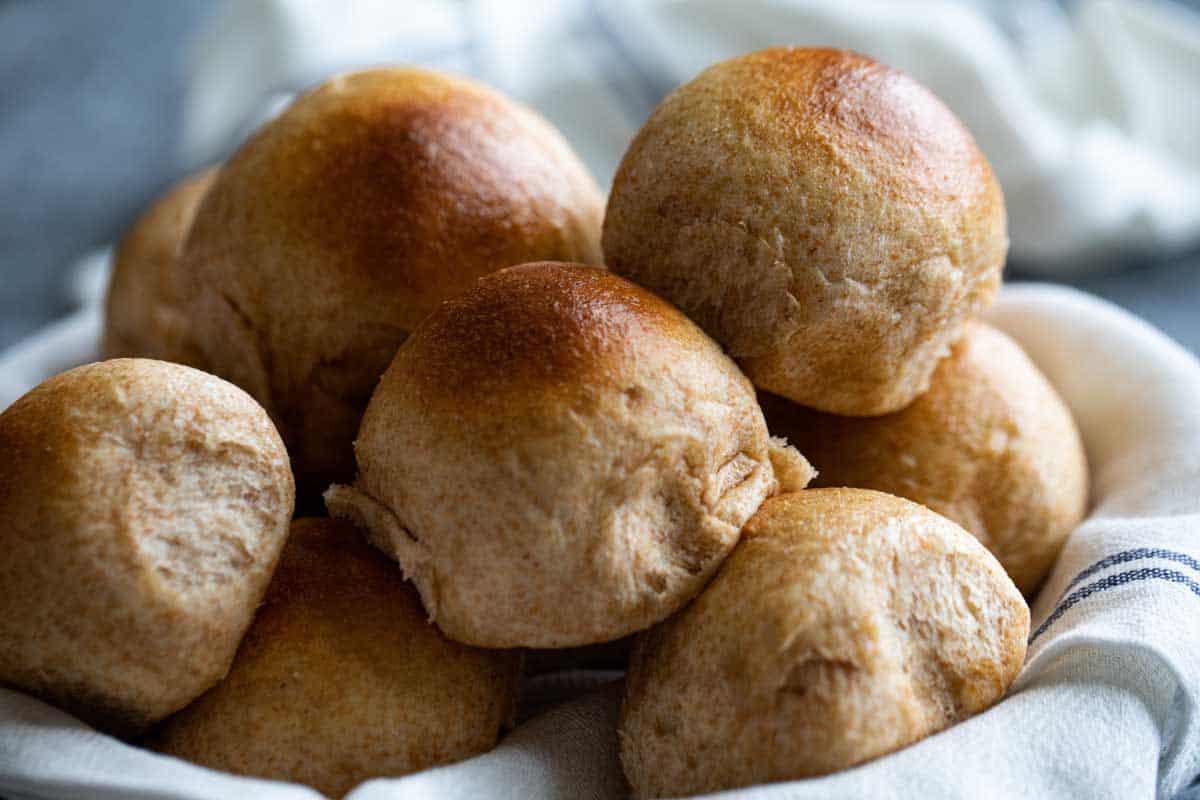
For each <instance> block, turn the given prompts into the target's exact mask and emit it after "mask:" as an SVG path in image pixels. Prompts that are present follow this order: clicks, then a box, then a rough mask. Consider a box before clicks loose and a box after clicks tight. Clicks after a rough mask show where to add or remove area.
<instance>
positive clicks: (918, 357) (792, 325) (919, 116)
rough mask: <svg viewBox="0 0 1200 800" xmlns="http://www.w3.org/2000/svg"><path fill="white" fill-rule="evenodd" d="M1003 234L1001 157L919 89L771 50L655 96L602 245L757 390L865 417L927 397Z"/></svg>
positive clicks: (982, 298)
mask: <svg viewBox="0 0 1200 800" xmlns="http://www.w3.org/2000/svg"><path fill="white" fill-rule="evenodd" d="M1005 231H1006V228H1005V213H1004V202H1003V197H1002V195H1001V193H1000V188H999V186H998V184H997V183H996V181H995V178H994V176H993V175H992V171H991V168H990V167H989V166H988V164H987V161H986V159H985V158H984V157H983V155H982V154H981V153H980V152H979V150H978V149H977V147H976V146H975V143H974V141H973V140H972V139H971V136H970V134H969V133H968V132H967V130H966V129H965V128H964V127H963V126H962V124H961V123H960V122H959V121H958V120H957V119H956V118H955V117H954V115H953V114H952V113H951V112H950V111H949V110H948V109H947V108H946V107H945V106H944V105H942V104H941V103H940V102H939V101H938V100H937V98H935V97H934V96H933V95H932V94H931V93H930V92H929V91H928V90H926V89H925V88H923V87H922V86H920V85H919V84H917V83H916V82H915V81H913V80H912V79H911V78H909V77H907V76H906V75H904V74H902V73H900V72H897V71H895V70H892V69H889V68H887V67H885V66H883V65H881V64H878V63H876V62H874V61H871V60H870V59H867V58H864V57H862V56H859V55H856V54H853V53H849V52H846V51H840V50H827V49H803V48H776V49H771V50H764V51H761V52H758V53H751V54H748V55H745V56H741V57H738V58H735V59H733V60H731V61H726V62H723V63H720V64H717V65H715V66H713V67H710V68H709V69H708V70H706V71H704V72H703V73H701V74H700V75H699V76H698V77H697V78H696V79H695V80H693V81H692V82H690V83H688V84H686V85H685V86H683V87H681V88H680V89H677V90H676V91H675V92H673V93H672V94H671V95H670V96H669V97H667V99H665V100H664V101H663V102H662V103H661V104H660V105H659V107H658V108H657V109H656V110H655V112H654V114H653V115H651V117H650V119H649V121H648V122H647V123H646V125H645V126H644V127H643V128H642V130H641V131H640V132H639V133H638V135H637V137H636V138H635V140H634V142H633V144H632V145H631V146H630V148H629V150H628V151H627V153H626V154H625V158H624V159H623V160H622V163H621V166H620V168H619V169H618V171H617V175H616V178H615V179H614V182H613V190H612V193H611V195H610V198H609V203H608V211H607V215H606V218H605V223H604V252H605V257H606V260H607V263H608V266H609V268H610V269H612V270H613V271H615V272H617V273H620V274H622V275H625V276H626V277H629V278H631V279H632V280H634V281H636V282H638V283H640V284H642V285H644V286H646V287H648V288H650V289H651V290H653V291H655V292H657V293H659V294H660V295H662V296H663V297H665V298H667V299H668V300H670V301H672V302H673V303H675V304H676V305H678V306H679V307H680V308H681V309H683V310H684V311H685V312H686V313H687V314H688V315H689V316H691V317H692V318H693V319H695V320H696V321H697V322H698V323H699V324H700V326H701V327H703V328H704V329H705V330H706V331H708V332H709V333H710V334H711V335H712V336H713V337H714V338H716V339H717V341H719V342H720V343H721V344H722V345H723V346H725V348H726V349H727V350H728V351H729V353H730V354H731V355H733V356H734V357H735V358H738V359H739V360H740V361H741V363H742V364H743V366H744V367H745V368H746V370H747V373H748V374H749V375H750V377H751V379H752V380H754V382H755V384H756V385H758V386H759V387H760V388H765V389H768V390H770V391H773V392H776V393H778V394H782V395H784V396H787V397H790V398H791V399H793V400H795V401H797V402H801V403H804V404H806V405H810V406H813V407H816V408H821V409H823V410H826V411H832V412H835V413H841V414H852V415H872V414H881V413H886V412H888V411H893V410H896V409H898V408H902V407H903V406H904V405H906V404H907V403H908V402H909V401H911V400H912V399H913V398H914V397H915V396H917V395H918V394H919V393H920V392H921V391H923V390H924V388H925V386H926V384H927V382H928V378H929V375H930V373H931V372H932V371H933V368H934V366H935V365H936V362H937V361H938V359H940V358H941V357H942V356H943V355H945V352H946V350H947V348H948V346H949V345H950V344H951V343H952V342H953V341H954V340H955V339H956V338H957V337H958V335H959V334H960V332H961V328H962V325H963V324H964V322H965V320H966V319H967V318H969V317H970V316H971V315H972V314H974V313H975V312H977V311H978V310H979V309H981V308H983V307H984V306H986V305H987V304H989V303H990V302H991V299H992V297H993V295H994V294H995V291H996V289H997V287H998V285H999V283H1000V272H1001V268H1002V266H1003V263H1004V255H1005V252H1006V249H1007V237H1006V232H1005Z"/></svg>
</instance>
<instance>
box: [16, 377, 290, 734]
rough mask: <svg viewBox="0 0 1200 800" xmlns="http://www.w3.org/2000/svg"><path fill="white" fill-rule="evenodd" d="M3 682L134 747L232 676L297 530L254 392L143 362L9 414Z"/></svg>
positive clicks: (284, 475) (39, 396) (286, 481)
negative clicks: (148, 728)
mask: <svg viewBox="0 0 1200 800" xmlns="http://www.w3.org/2000/svg"><path fill="white" fill-rule="evenodd" d="M0 452H3V453H4V458H3V460H2V461H0V512H2V513H3V515H4V518H5V520H6V522H5V524H4V526H3V527H2V528H0V542H2V546H3V548H4V551H5V557H4V558H3V559H0V600H2V602H0V607H3V608H4V609H5V613H4V614H0V683H2V684H4V685H8V686H11V687H14V688H17V689H20V690H23V691H27V692H30V693H32V694H35V695H38V696H39V697H42V698H44V699H46V700H49V701H50V702H53V703H55V704H57V705H59V706H61V707H63V708H65V709H67V710H68V711H71V712H72V713H74V714H76V715H78V716H80V717H81V718H83V719H84V720H86V721H88V722H91V723H93V724H95V725H97V726H100V727H102V728H105V729H108V730H112V731H115V732H118V733H129V732H133V731H136V730H138V729H139V728H142V727H144V726H145V725H147V724H149V723H151V722H154V721H155V720H157V719H161V718H162V717H164V716H166V715H167V714H169V713H170V712H172V711H175V710H176V709H178V708H180V707H182V706H184V705H186V704H187V703H188V702H190V701H191V700H192V699H194V698H195V697H196V696H198V695H199V694H200V693H202V692H203V691H204V690H206V689H207V688H208V687H210V686H212V685H213V684H214V683H215V682H216V681H217V680H218V679H219V678H221V677H222V676H223V675H224V674H225V671H226V669H227V668H228V666H229V663H230V661H231V659H232V658H233V654H234V651H235V650H236V648H237V644H238V641H239V640H240V639H241V636H242V633H243V632H244V631H245V629H246V626H247V625H248V624H249V622H250V618H251V615H252V614H253V612H254V608H255V606H257V604H258V602H259V599H260V598H261V597H262V593H263V591H264V590H265V589H266V585H267V581H268V579H269V578H270V575H271V571H272V570H273V569H274V566H275V561H276V559H277V558H278V555H279V550H280V548H281V547H282V545H283V540H284V538H285V536H286V534H287V526H288V521H289V519H290V517H291V514H292V507H293V501H294V488H293V484H292V476H291V471H290V468H289V465H288V458H287V453H286V451H285V449H284V447H283V443H282V441H281V440H280V438H279V435H278V433H277V432H276V431H275V428H274V426H273V425H272V424H271V421H270V419H269V418H268V417H267V415H266V413H265V412H264V411H263V409H262V408H261V407H259V406H258V404H257V403H255V402H254V401H253V400H252V399H251V398H250V397H249V396H248V395H247V394H246V393H245V392H243V391H241V390H240V389H238V388H236V387H235V386H233V385H231V384H229V383H226V382H225V381H223V380H220V379H219V378H215V377H213V376H211V375H207V374H205V373H202V372H199V371H198V370H194V369H191V368H188V367H183V366H179V365H175V364H167V363H165V362H160V361H151V360H143V359H115V360H112V361H103V362H99V363H96V364H89V365H86V366H83V367H79V368H77V369H73V370H71V371H69V372H66V373H63V374H61V375H58V376H56V377H54V378H51V379H49V380H48V381H46V382H45V383H43V384H41V385H40V386H38V387H37V388H36V389H34V390H33V391H31V392H30V393H29V394H27V395H25V396H24V397H22V398H21V399H20V400H18V401H17V402H16V403H14V404H13V405H12V406H11V407H10V408H9V409H8V410H7V411H5V412H4V413H3V414H2V415H0Z"/></svg>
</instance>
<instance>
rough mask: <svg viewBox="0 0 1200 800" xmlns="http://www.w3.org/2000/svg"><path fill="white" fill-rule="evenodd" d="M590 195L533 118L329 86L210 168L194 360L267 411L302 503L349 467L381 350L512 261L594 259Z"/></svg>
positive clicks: (434, 85)
mask: <svg viewBox="0 0 1200 800" xmlns="http://www.w3.org/2000/svg"><path fill="white" fill-rule="evenodd" d="M603 209H604V198H603V196H602V195H601V194H600V191H599V189H598V188H597V187H596V184H595V182H594V181H593V180H592V178H591V176H590V175H589V174H588V172H587V169H586V168H585V167H584V166H583V164H582V162H581V161H580V160H579V158H578V157H577V156H576V155H575V153H574V151H573V150H572V149H571V147H570V146H569V145H568V144H567V142H566V141H565V140H564V139H563V137H562V136H561V135H560V134H559V132H558V131H557V130H555V128H554V127H553V126H552V125H550V123H548V122H547V121H546V120H545V119H543V118H542V117H540V116H539V115H538V114H536V113H535V112H533V111H532V110H531V109H528V108H526V107H524V106H522V105H520V104H518V103H516V102H514V101H512V100H510V99H508V98H507V97H505V96H503V95H502V94H500V93H499V92H496V91H494V90H491V89H488V88H487V87H485V86H482V85H481V84H478V83H475V82H474V81H470V80H466V79H463V78H458V77H454V76H451V75H445V74H440V73H437V72H432V71H429V70H423V69H396V68H388V69H373V70H367V71H364V72H356V73H351V74H346V75H340V76H337V77H335V78H333V79H331V80H329V81H327V82H326V83H324V84H322V85H321V86H319V87H317V88H316V89H314V90H313V91H311V92H309V93H307V94H304V95H302V96H301V97H299V98H297V100H296V101H295V102H294V103H293V104H292V105H290V106H289V107H288V108H287V110H285V111H284V112H283V113H282V114H281V115H280V116H279V117H277V118H276V119H274V120H272V121H271V122H269V123H267V124H266V125H264V126H263V127H262V128H261V129H260V130H259V131H258V132H257V133H256V134H255V135H254V136H253V137H252V138H251V139H250V140H249V141H248V142H246V144H245V145H244V146H243V147H242V148H241V149H240V150H239V151H238V152H237V153H236V154H234V155H233V156H232V157H231V158H230V159H229V161H228V162H227V163H226V164H225V166H224V167H223V168H222V170H221V173H220V175H219V177H218V178H217V180H216V182H215V183H214V184H213V187H212V190H211V191H210V192H209V194H208V195H207V196H206V198H205V201H204V202H203V203H202V204H201V206H200V209H199V210H198V211H197V214H196V219H195V222H194V223H193V226H192V231H191V233H190V235H189V237H188V242H187V246H186V247H185V251H184V256H183V258H182V259H181V260H180V262H179V263H180V271H181V273H182V274H181V279H182V281H183V284H184V286H185V303H184V308H185V311H186V313H187V316H188V322H189V324H190V325H191V326H192V330H193V331H194V333H195V338H196V341H197V345H198V347H199V349H200V352H201V355H202V356H203V359H202V362H201V364H200V366H202V367H203V368H204V369H207V370H209V371H211V372H213V373H214V374H217V375H220V376H221V377H223V378H226V379H227V380H230V381H232V382H234V383H235V384H237V385H238V386H241V387H242V388H244V389H246V390H247V391H248V392H250V394H252V395H253V396H254V397H255V398H256V399H258V401H259V402H260V403H262V404H263V406H264V407H265V408H266V409H267V410H268V411H269V412H270V413H271V415H272V418H273V419H274V420H275V421H276V423H277V424H278V425H279V429H280V431H281V432H282V434H283V437H284V440H285V441H286V442H287V445H288V448H289V450H290V452H291V454H292V460H293V463H294V465H295V470H296V476H297V482H298V484H299V485H300V487H301V490H302V494H304V495H307V494H310V493H311V494H312V495H313V496H314V497H315V496H316V495H319V494H320V492H323V491H324V490H325V489H326V488H327V487H328V486H329V484H330V483H332V482H334V481H347V480H350V479H351V477H352V476H353V473H354V456H353V451H352V443H353V441H354V436H355V432H356V430H357V429H358V423H359V419H360V417H361V416H362V412H363V409H364V408H365V407H366V404H367V400H368V398H369V397H370V395H371V392H372V391H373V390H374V388H375V385H376V384H377V383H378V382H379V376H380V375H382V374H383V371H384V370H385V369H387V366H388V364H389V363H390V362H391V360H392V356H393V355H395V353H396V349H397V348H398V347H399V346H400V344H401V343H402V342H403V341H404V339H405V338H406V337H407V336H408V335H409V333H410V332H411V331H412V330H413V328H414V327H415V326H416V325H417V324H418V323H419V322H420V321H421V320H422V319H423V318H424V317H425V315H426V314H428V313H429V312H431V311H433V310H434V309H435V308H437V307H438V305H439V304H440V303H441V302H442V301H443V300H446V299H447V298H450V297H453V296H455V295H457V294H459V293H460V292H463V291H466V290H467V289H468V288H470V286H471V285H472V284H473V283H474V282H475V280H476V279H477V278H479V277H480V276H482V275H486V274H487V273H489V272H493V271H495V270H497V269H501V268H503V267H507V266H511V265H513V264H520V263H522V262H524V261H536V260H540V259H563V260H570V261H584V262H588V263H595V264H599V263H600V261H601V258H600V222H601V216H602V214H603Z"/></svg>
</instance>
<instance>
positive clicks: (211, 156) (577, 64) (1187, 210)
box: [183, 0, 1200, 275]
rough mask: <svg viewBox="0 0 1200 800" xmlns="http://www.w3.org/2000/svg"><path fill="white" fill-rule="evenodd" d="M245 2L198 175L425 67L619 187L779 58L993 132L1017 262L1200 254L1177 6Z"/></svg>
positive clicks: (217, 63) (1196, 70)
mask: <svg viewBox="0 0 1200 800" xmlns="http://www.w3.org/2000/svg"><path fill="white" fill-rule="evenodd" d="M1067 5H1069V6H1071V8H1072V11H1071V13H1069V14H1068V13H1067V12H1066V11H1065V10H1064V9H1063V4H1060V3H1059V2H1056V0H975V1H974V2H965V1H964V2H951V1H950V0H936V1H930V0H908V1H907V2H902V3H898V2H894V0H738V1H737V2H730V0H563V2H545V0H460V2H444V1H442V0H408V1H407V2H404V3H396V2H391V0H364V1H363V2H356V3H353V4H347V3H344V2H342V1H341V0H227V2H226V3H225V4H224V6H223V9H222V10H221V12H220V13H219V14H218V15H217V16H216V18H215V19H214V21H213V23H212V25H211V27H210V29H209V30H208V32H207V33H206V34H204V35H203V36H202V37H201V38H200V40H199V41H198V42H197V44H196V47H195V48H194V53H193V58H192V60H191V66H190V71H189V79H188V90H187V97H186V103H185V119H184V131H183V132H184V138H183V153H184V161H185V164H184V166H187V167H189V168H191V167H195V166H197V165H199V164H201V163H207V162H209V161H212V160H215V159H217V158H220V157H221V156H223V155H224V154H226V153H227V152H228V151H229V149H230V148H231V147H232V146H233V145H234V144H236V141H237V140H238V139H240V138H241V137H242V136H244V135H245V134H246V133H247V132H248V131H249V130H250V129H251V127H252V126H253V125H255V124H257V123H259V122H261V121H262V119H263V118H264V116H265V115H266V114H267V113H270V112H272V111H275V110H278V108H280V107H281V105H282V104H283V103H284V102H286V99H287V97H288V96H290V94H291V93H293V92H296V91H299V90H301V89H304V88H306V87H308V86H310V85H312V84H314V83H316V82H319V81H321V80H323V79H324V78H326V77H327V76H328V75H329V74H330V73H331V72H334V71H337V70H343V69H349V68H354V67H362V66H367V65H375V64H382V63H396V62H406V63H419V64H426V65H429V66H433V67H439V68H443V69H448V70H452V71H455V72H460V73H467V74H470V75H474V76H476V77H478V78H481V79H482V80H484V81H486V82H487V83H490V84H492V85H494V86H496V87H498V88H500V89H502V90H504V91H506V92H508V93H510V94H512V95H513V96H515V97H518V98H520V99H522V100H524V101H525V102H527V103H529V104H530V105H532V106H534V107H535V108H537V109H538V110H539V111H541V112H542V113H544V114H545V115H546V116H547V117H549V118H550V119H551V120H552V121H553V122H554V123H555V124H557V125H558V126H559V127H560V128H562V130H563V131H564V132H565V134H566V136H567V139H568V140H569V141H571V142H572V143H573V144H574V145H575V147H576V148H577V149H578V150H579V152H580V154H581V155H582V156H583V158H584V160H585V161H587V162H588V164H589V165H590V166H591V168H592V169H593V170H594V172H595V174H596V175H597V177H598V178H599V179H600V181H601V183H603V184H607V183H608V182H609V181H610V179H611V176H612V173H613V171H614V170H615V168H616V165H617V162H618V161H619V160H620V157H621V154H622V153H623V152H624V150H625V147H626V145H627V144H628V142H629V139H630V137H631V136H632V134H633V133H634V131H636V130H637V128H638V127H639V126H640V125H641V124H642V122H643V121H644V120H645V118H646V117H647V115H648V114H649V113H650V110H651V109H652V108H653V107H654V105H655V104H656V103H657V102H658V100H659V99H660V98H661V97H662V96H663V95H664V94H665V93H666V92H667V91H669V90H670V89H672V88H673V87H675V86H676V85H678V84H680V83H682V82H684V81H686V80H688V79H690V78H691V77H692V76H694V75H695V74H696V73H697V72H699V71H700V70H701V69H703V68H704V67H706V66H708V65H709V64H711V63H713V62H715V61H719V60H722V59H726V58H730V57H732V56H735V55H737V54H739V53H743V52H746V51H748V50H755V49H759V48H763V47H768V46H772V45H783V44H791V45H831V46H838V47H847V48H851V49H854V50H858V51H860V52H863V53H866V54H869V55H871V56H874V57H876V58H878V59H880V60H882V61H884V62H886V63H889V64H892V65H893V66H896V67H899V68H901V69H904V70H906V71H907V72H909V73H910V74H912V75H914V76H915V77H916V78H918V79H919V80H921V81H922V82H923V83H925V84H926V85H927V86H929V87H930V88H932V89H933V90H934V91H935V92H936V93H937V94H938V95H939V96H940V97H942V99H943V100H945V101H946V103H947V104H948V105H949V106H950V107H951V108H953V109H954V111H955V112H957V113H958V115H959V116H960V117H961V118H962V119H963V120H964V121H965V122H966V123H967V125H968V126H969V127H970V128H971V130H972V131H973V132H974V134H975V137H976V139H977V140H978V141H979V143H980V145H981V147H982V148H983V150H984V152H985V153H986V154H987V156H988V158H989V159H990V160H991V162H992V164H993V166H994V167H995V169H996V173H997V175H998V176H999V178H1000V182H1001V184H1002V185H1003V187H1004V191H1005V194H1006V196H1007V198H1008V211H1009V216H1010V232H1011V236H1012V255H1013V256H1014V258H1015V259H1017V260H1018V261H1019V262H1020V263H1021V265H1022V267H1023V268H1024V269H1026V270H1027V271H1037V272H1040V273H1041V274H1048V275H1049V274H1059V275H1062V274H1068V273H1071V272H1082V271H1086V270H1089V269H1096V268H1102V267H1104V266H1106V265H1111V264H1113V263H1115V261H1116V260H1117V258H1118V257H1120V256H1122V255H1128V254H1134V253H1136V254H1138V255H1143V256H1144V255H1154V254H1162V253H1165V252H1169V251H1173V250H1178V249H1181V248H1184V247H1187V246H1189V245H1194V244H1196V243H1197V242H1198V241H1200V17H1198V16H1197V15H1196V14H1195V13H1194V12H1191V11H1189V10H1188V9H1186V8H1184V7H1182V6H1177V5H1173V4H1171V3H1169V2H1166V0H1159V2H1148V1H1147V0H1081V1H1080V2H1077V3H1069V4H1067Z"/></svg>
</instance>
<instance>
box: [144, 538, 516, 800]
mask: <svg viewBox="0 0 1200 800" xmlns="http://www.w3.org/2000/svg"><path fill="white" fill-rule="evenodd" d="M519 666H520V656H519V654H518V653H517V652H515V651H501V650H480V649H476V648H472V647H467V646H466V645H461V644H457V643H455V642H451V641H449V640H448V639H446V638H445V637H444V636H443V635H442V634H441V633H440V632H439V631H438V629H437V627H436V626H434V625H431V624H430V623H429V621H428V620H427V619H426V616H425V612H424V610H423V609H422V608H421V602H420V599H419V598H418V596H417V592H416V590H415V589H414V588H413V587H412V585H411V584H409V583H407V582H406V581H405V580H404V579H403V577H402V576H401V575H400V572H399V570H397V569H396V567H395V564H393V563H392V562H391V561H390V560H389V559H388V558H387V557H385V556H384V555H383V554H381V553H380V552H379V551H378V550H376V549H374V548H372V547H371V546H370V545H368V544H367V542H366V540H365V539H364V538H363V536H362V534H361V532H360V531H358V530H357V529H356V528H354V526H352V525H350V524H349V523H346V522H341V521H337V520H331V519H301V520H297V521H295V522H294V523H292V529H291V534H290V536H289V538H288V542H287V545H286V546H285V547H284V551H283V555H282V557H281V558H280V561H279V567H278V569H277V570H276V572H275V577H274V578H273V579H272V581H271V585H270V587H269V589H268V590H267V595H266V598H265V599H264V601H263V605H262V607H261V608H260V609H259V610H258V613H257V615H256V616H255V618H254V623H253V624H252V625H251V626H250V629H249V631H247V633H246V637H245V639H244V640H243V641H242V645H241V647H240V649H239V650H238V653H237V657H236V658H235V659H234V662H233V666H232V668H231V669H230V672H229V675H228V677H226V678H225V680H223V681H222V682H221V683H220V684H218V685H217V686H216V687H215V688H214V689H212V690H211V691H209V692H208V693H207V694H205V695H204V696H203V697H201V698H200V699H199V700H197V701H196V702H195V703H193V704H192V705H190V706H188V707H187V708H186V709H184V710H183V711H181V712H179V713H178V714H176V715H174V716H172V717H171V718H170V719H168V720H167V721H166V722H164V723H163V724H162V725H161V726H160V727H159V728H158V729H157V730H156V731H155V732H154V733H153V734H152V735H151V737H150V739H149V743H150V745H151V746H152V747H153V748H154V749H156V750H159V751H161V752H164V753H168V754H170V755H174V756H178V757H180V758H185V759H188V760H189V761H194V762H196V763H198V764H202V765H204V766H207V767H211V768H213V769H218V770H223V771H227V772H236V773H240V774H244V775H253V776H256V777H262V778H272V779H276V780H286V781H297V782H299V783H305V784H308V785H309V786H313V787H315V788H316V789H318V790H319V791H321V792H322V793H324V794H326V795H328V796H330V797H341V796H342V795H344V794H345V793H346V792H348V791H350V790H351V789H353V788H354V787H355V786H357V785H358V784H359V783H362V782H363V781H365V780H369V779H370V778H375V777H385V776H390V777H397V776H400V775H405V774H408V773H410V772H416V771H418V770H422V769H427V768H429V767H433V766H436V765H438V764H444V763H447V762H451V761H458V760H460V759H463V758H468V757H470V756H473V755H476V754H478V753H481V752H484V751H487V750H490V749H491V748H492V747H493V746H495V744H496V740H497V737H498V736H499V734H500V731H501V729H502V727H503V726H505V725H507V724H508V723H509V721H510V719H511V717H512V713H513V703H514V700H515V697H516V689H517V674H518V672H519Z"/></svg>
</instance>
